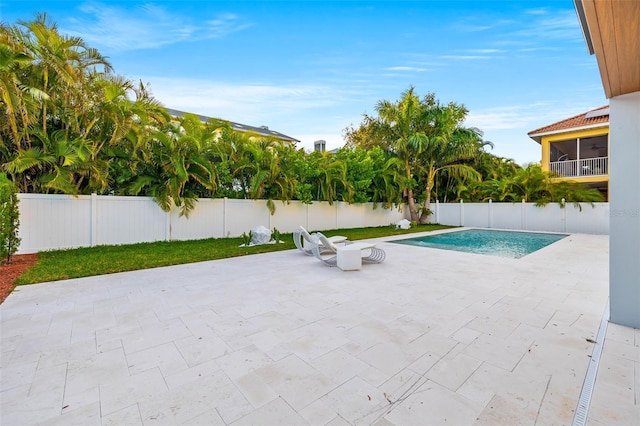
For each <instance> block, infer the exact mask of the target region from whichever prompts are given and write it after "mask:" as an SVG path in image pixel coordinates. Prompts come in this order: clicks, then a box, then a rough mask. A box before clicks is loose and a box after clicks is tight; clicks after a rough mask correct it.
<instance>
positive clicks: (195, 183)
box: [128, 114, 217, 216]
mask: <svg viewBox="0 0 640 426" xmlns="http://www.w3.org/2000/svg"><path fill="white" fill-rule="evenodd" d="M216 137H217V136H216V134H215V132H213V131H211V129H210V128H207V127H205V126H203V125H202V123H201V122H200V119H199V118H198V117H197V116H195V115H191V114H185V115H184V116H182V117H180V119H179V121H178V122H177V123H169V124H168V125H167V126H166V127H165V128H163V129H159V130H156V131H154V132H152V133H151V134H150V135H149V136H148V137H147V138H145V140H143V141H142V143H140V144H139V145H138V152H137V154H136V155H137V156H138V157H139V159H140V160H141V161H138V162H136V164H137V167H138V169H137V170H136V171H135V174H134V177H133V181H132V183H131V184H130V187H129V189H128V192H129V193H130V194H132V195H139V194H143V195H150V196H152V197H153V198H154V200H155V201H156V202H157V203H158V205H159V206H160V207H161V208H162V209H163V210H165V211H169V210H170V209H171V207H172V205H176V206H177V207H180V214H181V215H184V216H188V215H189V212H190V211H191V210H192V209H193V207H194V206H195V203H196V202H197V199H198V196H199V193H200V192H201V191H200V188H205V189H208V190H211V191H213V190H215V187H216V182H217V180H216V171H215V168H214V166H213V164H212V163H211V161H210V160H209V158H208V156H209V155H210V151H211V150H212V147H213V143H214V142H215V139H216Z"/></svg>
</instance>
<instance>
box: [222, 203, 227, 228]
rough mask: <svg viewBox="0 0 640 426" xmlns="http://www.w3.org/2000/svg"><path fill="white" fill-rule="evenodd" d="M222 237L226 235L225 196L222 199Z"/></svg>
mask: <svg viewBox="0 0 640 426" xmlns="http://www.w3.org/2000/svg"><path fill="white" fill-rule="evenodd" d="M222 237H223V238H224V237H228V235H227V197H224V198H223V199H222Z"/></svg>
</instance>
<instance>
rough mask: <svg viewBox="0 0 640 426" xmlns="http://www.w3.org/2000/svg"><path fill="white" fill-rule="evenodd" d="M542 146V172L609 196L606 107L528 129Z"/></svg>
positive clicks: (531, 135)
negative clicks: (551, 173)
mask: <svg viewBox="0 0 640 426" xmlns="http://www.w3.org/2000/svg"><path fill="white" fill-rule="evenodd" d="M528 135H529V137H530V138H531V139H533V140H534V141H536V142H538V143H539V144H540V145H541V147H542V169H543V170H545V171H550V172H554V173H555V174H556V175H557V176H558V177H559V178H564V179H570V180H573V181H576V182H582V183H585V184H587V185H588V186H589V187H591V188H597V189H598V190H599V191H600V192H602V193H603V195H604V196H605V197H607V199H608V193H609V106H608V105H606V106H602V107H600V108H596V109H594V110H591V111H588V112H586V113H583V114H579V115H576V116H574V117H571V118H567V119H565V120H562V121H558V122H557V123H553V124H549V125H548V126H544V127H541V128H539V129H536V130H532V131H531V132H529V133H528Z"/></svg>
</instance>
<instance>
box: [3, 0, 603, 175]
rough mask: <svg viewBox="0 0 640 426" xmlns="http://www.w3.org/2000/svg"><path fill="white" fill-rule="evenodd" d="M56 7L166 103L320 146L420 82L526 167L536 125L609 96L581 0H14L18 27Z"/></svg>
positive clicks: (534, 148) (73, 30)
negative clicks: (585, 34) (462, 109)
mask: <svg viewBox="0 0 640 426" xmlns="http://www.w3.org/2000/svg"><path fill="white" fill-rule="evenodd" d="M38 11H40V12H47V14H48V15H49V16H50V18H51V19H52V20H53V21H55V22H56V23H57V24H58V27H59V29H60V30H61V32H63V33H68V34H71V35H78V36H81V37H82V38H83V39H84V40H85V42H87V44H88V45H90V46H91V47H95V48H98V49H99V50H100V52H101V53H102V54H103V55H106V56H108V57H109V60H110V61H111V63H112V65H113V66H114V68H115V72H116V73H117V74H120V75H124V76H126V77H128V78H130V79H132V80H136V81H137V80H142V81H143V82H145V83H148V84H149V87H150V88H151V91H152V92H153V94H154V96H155V97H156V98H157V99H158V100H160V101H161V102H162V103H163V104H164V105H165V106H167V107H170V108H175V109H180V110H185V111H190V112H194V113H198V114H203V115H208V116H213V117H220V118H224V119H227V120H231V121H237V122H240V123H245V124H250V125H254V126H260V125H267V126H269V127H270V128H271V129H273V130H277V131H279V132H282V133H284V134H287V135H289V136H293V137H295V138H297V139H300V140H301V143H300V145H299V146H301V147H304V148H306V149H310V148H312V147H313V142H314V141H315V140H318V139H324V140H326V141H327V148H328V149H332V148H337V147H339V146H342V145H343V140H342V134H343V130H344V128H345V127H347V126H349V125H354V126H357V125H358V124H359V123H360V122H361V120H362V115H363V114H364V113H367V114H375V104H376V102H377V101H378V100H381V99H387V100H391V101H395V100H397V99H398V98H399V97H400V94H401V93H402V92H403V91H405V90H406V89H407V88H408V87H409V86H410V85H413V86H415V89H416V92H417V93H418V94H419V95H425V94H427V93H429V92H433V93H435V95H436V97H437V98H438V99H439V100H440V101H441V102H445V103H446V102H451V101H453V102H457V103H462V104H464V105H465V106H466V107H467V108H468V110H469V115H468V118H467V122H466V125H468V126H474V127H478V128H479V129H481V130H482V131H483V132H484V138H485V139H486V140H488V141H492V142H493V143H494V144H495V148H494V149H493V151H492V152H493V153H494V154H496V155H500V156H504V157H508V158H513V159H515V160H516V161H517V162H518V163H521V164H522V163H526V162H532V161H540V148H539V145H538V144H537V143H536V142H534V141H533V140H531V139H530V138H529V137H528V136H527V132H529V131H531V130H534V129H536V128H538V127H541V126H544V125H547V124H550V123H553V122H555V121H558V120H561V119H564V118H567V117H570V116H572V115H575V114H579V113H581V112H585V111H587V110H589V109H592V108H596V107H598V106H601V105H605V104H607V103H608V101H607V99H606V98H605V96H604V92H603V90H602V84H601V80H600V76H599V73H598V68H597V63H596V59H595V56H589V55H588V52H587V48H586V46H585V42H584V40H583V38H582V32H581V30H580V25H579V22H578V19H577V17H576V13H575V9H574V6H573V2H572V1H571V0H554V1H545V0H539V1H508V0H494V1H480V0H476V1H455V0H451V1H445V0H442V1H393V2H386V1H369V2H360V1H327V0H325V1H322V2H314V1H304V2H302V1H300V2H285V1H253V2H243V1H235V2H230V1H190V2H179V1H155V2H153V1H150V2H138V1H108V2H107V1H104V2H100V1H46V2H45V1H35V2H34V1H28V0H27V1H25V0H21V1H13V0H0V19H1V20H2V21H3V22H5V23H8V24H15V23H16V22H17V21H18V20H30V19H32V18H33V17H34V16H35V13H36V12H38Z"/></svg>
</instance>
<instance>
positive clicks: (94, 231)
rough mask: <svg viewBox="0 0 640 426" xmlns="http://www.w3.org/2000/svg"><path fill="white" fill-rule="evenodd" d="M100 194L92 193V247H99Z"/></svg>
mask: <svg viewBox="0 0 640 426" xmlns="http://www.w3.org/2000/svg"><path fill="white" fill-rule="evenodd" d="M97 208H98V194H96V193H95V192H92V193H91V241H90V244H91V247H94V246H97V245H98V242H97V239H98V210H97Z"/></svg>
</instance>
